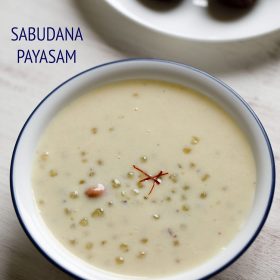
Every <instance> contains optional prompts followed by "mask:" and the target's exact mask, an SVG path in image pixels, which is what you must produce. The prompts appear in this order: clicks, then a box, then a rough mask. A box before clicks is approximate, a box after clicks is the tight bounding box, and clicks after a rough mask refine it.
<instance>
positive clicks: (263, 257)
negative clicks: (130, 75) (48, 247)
mask: <svg viewBox="0 0 280 280" xmlns="http://www.w3.org/2000/svg"><path fill="white" fill-rule="evenodd" d="M0 21H1V25H0V279H3V280H6V279H9V280H35V279H40V280H41V279H42V280H44V279H51V280H52V279H62V280H64V279H65V280H66V279H70V277H69V276H67V275H65V274H64V273H62V272H60V271H59V270H58V269H56V268H55V267H54V266H52V265H51V264H50V263H49V262H48V261H46V259H45V258H44V257H42V256H41V255H40V253H39V252H38V251H37V250H36V249H35V247H34V246H33V245H32V244H31V242H30V241H29V240H28V239H27V237H26V236H25V234H24V232H23V231H22V229H21V227H20V225H19V223H18V221H17V218H16V215H15V212H14V210H13V207H12V202H11V198H10V190H9V165H10V158H11V153H12V149H13V146H14V143H15V140H16V137H17V135H18V133H19V130H20V128H21V127H22V125H23V123H24V121H25V119H26V118H27V117H28V115H29V114H30V112H31V111H32V110H33V108H34V106H35V105H37V104H38V102H39V101H40V100H41V99H42V98H43V97H44V96H45V95H46V94H47V93H49V92H50V91H51V90H52V89H54V88H55V87H56V86H57V85H59V84H60V83H62V82H63V81H64V80H66V79H68V78H69V77H71V76H72V75H74V74H76V73H78V72H80V71H82V70H84V69H87V68H89V67H92V66H95V65H97V64H100V63H104V62H108V61H111V60H116V59H121V58H127V57H135V56H145V57H160V58H166V59H173V60H176V61H179V62H185V63H188V64H191V65H193V66H195V67H199V68H201V69H203V70H206V71H208V72H210V73H211V74H213V75H215V76H217V77H219V78H221V79H222V80H223V81H225V82H226V83H228V84H229V85H230V86H231V87H233V88H234V89H235V90H237V91H238V92H239V93H240V94H241V95H242V96H243V97H244V98H245V99H246V100H247V101H248V102H249V103H250V105H251V106H252V108H253V109H254V110H255V111H256V113H257V114H258V116H259V117H260V119H261V121H262V122H263V124H264V126H265V128H266V130H267V132H268V135H269V136H270V139H271V142H272V145H273V148H274V152H275V157H276V164H277V165H279V163H280V151H279V144H280V129H279V122H280V121H279V120H280V32H276V33H274V34H270V35H268V36H264V37H261V38H258V39H254V40H250V41H244V42H235V43H223V44H214V43H212V44H210V43H192V42H185V41H180V40H174V39H173V40H171V39H170V38H168V37H163V36H161V35H159V34H156V33H154V32H152V31H149V30H146V29H144V28H143V27H140V26H137V25H136V24H134V23H131V22H129V21H128V20H127V19H125V18H123V17H122V16H120V15H119V14H117V13H116V12H114V11H113V10H112V9H111V8H110V7H109V6H107V5H106V4H105V3H104V1H103V0H76V1H74V0H60V1H56V0H36V1H32V0H25V1H22V0H11V1H2V3H1V9H0ZM13 26H19V27H21V26H25V27H26V26H53V27H58V26H61V27H65V26H68V27H70V26H74V27H78V26H79V27H81V29H82V31H83V35H84V42H82V43H81V42H64V43H53V42H48V43H46V42H39V43H31V42H11V40H10V38H11V33H10V29H11V27H13ZM244 28H246V27H244ZM27 47H29V48H33V49H36V48H41V49H42V48H45V49H49V48H59V47H60V48H68V49H77V53H78V55H77V63H76V64H68V65H63V64H58V65H46V64H33V65H31V64H29V65H28V64H26V65H23V64H17V63H16V50H17V49H18V48H27ZM279 275H280V194H279V191H278V190H277V189H276V195H275V199H274V203H273V206H272V210H271V213H270V215H269V218H268V221H267V223H266V225H265V227H264V228H263V230H262V232H261V234H260V235H259V237H258V238H257V240H256V241H255V242H254V244H253V245H252V246H251V247H250V249H249V250H248V251H247V252H246V253H245V254H244V255H243V256H242V257H241V258H240V259H239V260H238V261H237V262H236V263H234V264H233V265H232V266H231V267H230V268H228V269H227V270H225V271H224V272H222V273H220V274H219V275H217V276H215V277H214V279H215V280H232V279H238V280H243V279H244V280H245V279H246V280H264V279H265V280H269V279H279Z"/></svg>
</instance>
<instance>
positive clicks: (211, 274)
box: [10, 58, 275, 280]
mask: <svg viewBox="0 0 280 280" xmlns="http://www.w3.org/2000/svg"><path fill="white" fill-rule="evenodd" d="M137 61H140V62H157V63H162V64H172V65H175V66H178V67H183V68H187V69H189V70H192V71H194V72H197V73H199V74H201V75H203V76H206V77H207V78H210V79H211V80H213V81H214V82H216V83H218V84H220V85H221V86H223V87H225V88H226V89H227V90H228V91H229V92H230V93H231V94H233V95H234V96H235V97H237V98H238V99H239V100H240V101H241V102H242V104H243V105H244V106H245V107H246V109H247V110H248V111H249V112H250V113H251V115H252V116H253V117H254V119H255V121H256V122H257V124H258V126H259V128H260V130H261V131H262V134H263V137H264V138H265V141H266V144H267V148H268V151H269V155H270V163H271V172H272V174H271V179H272V182H271V186H270V196H269V200H268V204H267V206H266V210H265V213H264V215H263V217H262V220H261V222H260V224H259V226H258V228H257V229H256V231H255V233H254V235H253V236H252V237H251V238H250V240H249V241H248V242H247V244H246V245H245V246H244V247H243V248H242V249H241V250H240V251H239V252H238V253H237V254H236V255H235V256H233V257H232V259H231V260H230V261H228V262H227V263H226V264H224V265H223V266H221V267H220V268H218V269H216V270H215V271H213V272H211V273H209V274H208V275H206V276H203V277H202V278H199V279H196V280H206V279H209V278H210V277H212V276H214V275H216V274H218V273H220V272H221V271H223V270H224V269H225V268H227V267H228V266H230V265H231V264H233V263H234V262H235V261H236V260H237V259H238V258H239V257H240V256H241V255H242V254H243V253H244V252H245V251H246V250H247V249H248V248H249V247H250V246H251V244H252V243H253V242H254V240H255V239H256V237H257V236H258V234H259V233H260V231H261V229H262V227H263V226H264V224H265V221H266V219H267V217H268V214H269V211H270V208H271V205H272V201H273V196H274V190H275V161H274V155H273V150H272V147H271V144H270V141H269V138H268V135H267V133H266V131H265V129H264V127H263V125H262V123H261V121H260V120H259V118H258V117H257V115H256V113H255V112H254V111H253V109H252V108H251V107H250V106H249V104H248V103H247V102H246V101H245V100H244V99H243V98H242V97H241V96H240V95H239V94H238V93H237V92H235V91H234V90H233V89H232V88H231V87H229V86H228V85H226V84H225V83H224V82H222V81H221V80H219V79H217V78H216V77H214V76H212V75H210V74H208V73H206V72H204V71H202V70H199V69H197V68H195V67H192V66H190V65H186V64H182V63H178V62H174V61H169V60H162V59H157V58H129V59H122V60H116V61H112V62H108V63H104V64H101V65H98V66H95V67H92V68H89V69H87V70H85V71H82V72H80V73H79V74H77V75H75V76H73V77H71V78H69V79H68V80H66V81H65V82H63V83H62V84H60V85H59V86H58V87H56V88H55V89H54V90H53V91H51V92H50V93H49V94H48V95H47V96H46V97H45V98H43V99H42V101H41V102H40V103H39V104H38V105H37V106H36V107H35V109H34V110H33V111H32V113H31V114H30V115H29V117H28V118H27V120H26V121H25V123H24V125H23V127H22V129H21V131H20V133H19V135H18V138H17V140H16V143H15V146H14V150H13V154H12V159H11V165H10V191H11V196H12V202H13V206H14V209H15V212H16V215H17V218H18V220H19V222H20V224H21V226H22V228H23V230H24V232H25V234H26V235H27V237H28V238H29V239H30V241H31V242H32V243H33V245H34V246H35V247H36V248H37V249H38V250H39V252H40V253H41V254H42V255H43V256H44V257H45V258H46V259H47V260H48V261H49V262H50V263H52V264H53V265H55V266H56V267H57V268H59V269H60V270H62V271H63V272H65V273H67V274H69V275H70V276H72V277H74V278H76V279H81V280H86V279H85V278H81V277H80V276H78V275H76V274H74V273H73V272H71V271H69V270H68V269H67V268H65V267H63V266H62V265H61V264H59V263H57V262H56V261H54V260H53V259H52V258H51V256H49V255H48V254H47V253H46V252H45V251H44V250H43V249H42V248H41V247H40V245H39V244H38V243H37V242H36V241H35V240H34V239H33V237H32V235H31V234H30V232H29V231H28V228H27V227H26V226H25V224H24V222H23V219H22V218H21V216H20V213H19V210H18V207H17V204H16V199H15V193H14V184H13V172H14V161H15V157H16V152H17V147H18V145H19V142H20V139H21V136H22V133H23V131H24V129H25V128H26V126H27V125H28V123H29V121H30V120H31V118H32V117H33V115H34V113H35V112H36V111H37V110H38V108H39V107H40V106H41V105H42V104H43V103H44V102H45V101H46V99H48V98H49V97H50V96H51V95H52V94H54V93H55V92H56V91H57V90H58V89H59V88H61V87H62V86H64V85H65V84H66V83H68V82H70V81H72V80H73V79H75V78H77V77H79V76H81V75H83V74H85V73H87V72H90V71H94V70H96V69H99V68H101V67H106V66H109V65H113V64H118V63H129V62H137Z"/></svg>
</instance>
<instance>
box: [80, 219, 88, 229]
mask: <svg viewBox="0 0 280 280" xmlns="http://www.w3.org/2000/svg"><path fill="white" fill-rule="evenodd" d="M80 225H81V226H83V227H86V226H87V225H88V219H87V218H83V219H81V220H80Z"/></svg>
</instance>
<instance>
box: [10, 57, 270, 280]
mask: <svg viewBox="0 0 280 280" xmlns="http://www.w3.org/2000/svg"><path fill="white" fill-rule="evenodd" d="M133 78H146V79H147V78H148V79H162V80H165V81H170V82H175V83H179V84H182V85H187V86H189V87H193V88H194V89H196V90H198V91H200V92H202V93H203V94H205V95H208V96H209V97H210V98H212V99H214V100H215V101H216V102H218V103H219V104H220V105H221V106H223V108H224V109H225V110H226V111H228V112H229V113H230V114H231V115H232V116H233V118H234V119H235V120H236V121H237V122H238V123H239V124H240V126H241V128H242V129H243V130H244V132H245V133H246V134H247V136H248V139H249V141H250V143H251V145H252V148H253V151H254V155H255V159H256V163H257V186H256V196H255V200H254V205H253V208H252V211H251V213H250V217H249V219H248V221H247V223H246V224H245V225H244V228H243V229H242V230H241V232H240V233H239V234H238V235H237V236H236V238H235V239H234V240H232V242H231V243H230V244H229V245H228V247H227V248H226V249H225V250H224V251H222V252H221V253H220V254H219V255H217V256H215V257H213V258H212V259H210V260H209V261H208V262H206V263H204V264H202V265H201V266H199V267H196V268H194V269H192V270H190V271H187V272H185V273H180V274H177V275H174V276H171V277H166V278H165V279H168V280H183V279H184V280H190V279H201V278H203V277H206V276H209V275H212V274H213V273H216V272H217V271H220V269H221V268H223V267H225V266H227V265H228V264H230V263H232V261H233V260H235V259H236V258H237V257H238V256H239V255H240V254H241V253H243V252H244V250H245V249H246V248H247V247H248V246H249V245H250V244H251V242H252V241H253V240H254V238H255V237H256V235H257V234H258V232H259V230H260V229H261V227H262V225H263V223H264V222H265V219H266V217H267V215H268V212H269V209H270V205H271V201H272V197H273V192H274V183H275V182H274V179H275V178H274V168H275V167H274V160H273V154H272V151H271V147H270V144H269V140H268V138H267V136H266V134H265V131H264V129H263V127H262V125H261V124H260V122H259V121H258V119H257V117H256V116H255V114H254V113H253V112H252V111H251V109H250V108H249V107H248V105H247V104H246V103H244V101H243V100H242V99H241V98H240V97H239V96H238V95H236V94H235V93H234V92H233V90H232V89H230V88H229V87H227V86H226V85H225V84H223V83H222V82H220V81H218V80H217V79H215V78H213V77H211V76H209V75H208V74H206V73H204V72H201V71H199V70H197V69H194V68H191V67H188V66H185V65H181V64H176V63H172V62H166V61H159V60H145V59H143V60H141V59H140V60H126V61H120V62H113V63H110V64H106V65H102V66H98V67H95V68H92V69H89V70H87V71H85V72H83V73H81V74H79V75H77V76H75V77H73V78H71V79H69V80H68V81H66V82H65V83H63V84H62V85H60V86H59V87H58V88H56V89H55V90H54V91H53V92H52V93H51V94H50V95H49V96H48V97H46V98H45V99H44V100H43V101H42V102H41V103H40V105H39V106H38V107H37V108H36V109H35V110H34V112H33V113H32V114H31V116H30V117H29V119H28V120H27V122H26V124H25V126H24V127H23V129H22V131H21V133H20V135H19V138H18V141H17V144H16V146H15V150H14V154H13V158H12V165H11V191H12V197H13V202H14V206H15V209H16V212H17V215H18V218H19V220H20V222H21V224H22V226H23V228H24V229H25V232H26V233H27V235H28V236H29V238H30V239H31V240H32V242H33V243H34V244H35V245H36V247H38V248H39V250H40V251H41V252H42V253H43V254H44V255H45V256H47V257H48V258H49V259H50V260H51V261H52V262H54V263H56V264H57V265H58V266H59V267H60V268H62V269H63V270H65V271H67V272H69V273H71V274H72V275H74V276H76V277H79V278H82V279H94V280H113V279H130V280H131V279H139V277H135V278H134V277H131V276H129V277H125V276H121V275H115V274H112V273H109V272H106V271H102V270H100V269H98V268H94V267H92V266H90V265H89V264H87V263H86V262H84V261H83V260H81V259H79V258H77V257H76V256H74V255H72V254H71V253H70V252H69V251H67V250H66V249H65V248H64V247H63V246H62V245H61V244H60V243H59V242H58V241H57V240H56V239H55V238H54V236H53V235H52V234H51V232H50V231H49V229H48V228H47V226H46V225H45V223H44V221H43V220H42V218H41V216H40V213H39V210H38V208H37V206H36V203H35V200H34V196H33V191H32V186H31V165H32V155H33V154H34V150H35V147H36V143H37V141H38V138H39V137H40V134H41V133H42V131H43V130H44V128H45V127H46V125H47V124H48V122H49V121H50V120H51V118H52V116H53V115H54V114H55V113H56V112H57V111H58V110H59V109H60V108H61V107H62V106H64V105H65V103H66V102H68V101H69V100H70V99H72V98H75V97H77V96H78V95H79V94H80V93H81V92H82V91H83V90H82V89H85V88H87V87H91V88H92V87H97V86H99V85H102V84H105V83H108V82H112V81H116V80H121V79H133ZM217 129H218V128H217ZM141 279H148V278H141Z"/></svg>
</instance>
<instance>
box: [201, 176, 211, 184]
mask: <svg viewBox="0 0 280 280" xmlns="http://www.w3.org/2000/svg"><path fill="white" fill-rule="evenodd" d="M209 177H210V175H209V174H205V175H203V176H202V177H201V181H203V182H204V181H206V180H208V179H209Z"/></svg>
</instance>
